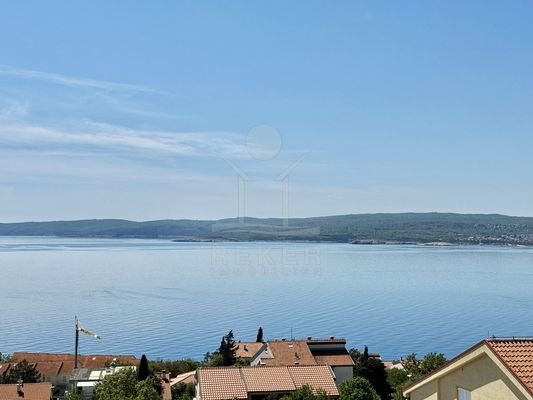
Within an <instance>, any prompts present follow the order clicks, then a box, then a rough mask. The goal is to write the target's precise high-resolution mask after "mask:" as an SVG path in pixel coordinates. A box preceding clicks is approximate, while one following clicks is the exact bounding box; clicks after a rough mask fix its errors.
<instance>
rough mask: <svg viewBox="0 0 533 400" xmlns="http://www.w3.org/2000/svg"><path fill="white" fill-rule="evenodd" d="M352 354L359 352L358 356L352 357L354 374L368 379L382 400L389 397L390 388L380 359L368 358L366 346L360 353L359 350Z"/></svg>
mask: <svg viewBox="0 0 533 400" xmlns="http://www.w3.org/2000/svg"><path fill="white" fill-rule="evenodd" d="M353 354H355V355H357V354H359V357H358V358H355V359H354V364H355V365H354V376H359V377H361V378H365V379H366V380H368V381H369V382H370V384H371V385H372V387H373V388H374V389H375V391H376V392H377V393H378V395H379V396H380V397H381V399H382V400H388V399H390V395H391V393H392V389H391V386H390V385H389V382H388V381H387V372H386V370H385V365H383V363H382V362H381V360H379V359H377V358H370V357H369V356H368V347H366V346H365V349H364V351H363V353H362V354H361V353H359V352H357V353H355V352H353Z"/></svg>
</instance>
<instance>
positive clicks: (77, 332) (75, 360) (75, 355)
mask: <svg viewBox="0 0 533 400" xmlns="http://www.w3.org/2000/svg"><path fill="white" fill-rule="evenodd" d="M74 319H75V322H76V323H75V327H76V336H75V337H76V339H75V340H74V370H77V369H78V346H79V343H80V329H79V323H78V317H77V316H76V317H74Z"/></svg>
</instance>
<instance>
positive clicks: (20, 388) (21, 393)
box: [17, 379, 24, 397]
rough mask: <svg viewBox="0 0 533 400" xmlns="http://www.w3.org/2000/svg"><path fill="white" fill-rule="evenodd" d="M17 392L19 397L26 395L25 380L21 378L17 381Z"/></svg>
mask: <svg viewBox="0 0 533 400" xmlns="http://www.w3.org/2000/svg"><path fill="white" fill-rule="evenodd" d="M17 394H18V395H19V397H24V382H22V380H20V379H19V380H18V381H17Z"/></svg>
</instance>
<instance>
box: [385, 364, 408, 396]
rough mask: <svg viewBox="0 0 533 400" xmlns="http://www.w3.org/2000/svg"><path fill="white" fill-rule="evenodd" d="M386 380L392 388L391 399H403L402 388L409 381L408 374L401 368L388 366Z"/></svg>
mask: <svg viewBox="0 0 533 400" xmlns="http://www.w3.org/2000/svg"><path fill="white" fill-rule="evenodd" d="M387 381H388V382H389V385H390V386H391V387H392V389H393V390H394V395H393V399H394V400H403V389H404V388H405V386H406V385H407V384H408V383H409V375H408V374H407V371H406V370H405V369H402V368H390V369H388V370H387Z"/></svg>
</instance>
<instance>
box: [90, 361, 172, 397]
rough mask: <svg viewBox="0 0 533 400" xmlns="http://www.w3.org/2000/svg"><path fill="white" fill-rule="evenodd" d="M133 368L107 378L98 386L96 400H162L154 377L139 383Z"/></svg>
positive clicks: (122, 370)
mask: <svg viewBox="0 0 533 400" xmlns="http://www.w3.org/2000/svg"><path fill="white" fill-rule="evenodd" d="M137 378H138V377H137V373H136V372H135V369H133V368H124V369H121V370H120V371H118V372H115V373H114V374H112V375H108V376H106V377H105V378H104V379H103V380H102V381H101V382H100V383H99V384H97V385H96V389H95V393H94V397H93V399H94V400H161V399H162V397H161V395H160V394H159V393H158V384H159V386H160V385H161V382H159V381H158V380H157V379H155V378H154V377H153V376H150V377H148V378H146V379H145V380H143V381H138V379H137Z"/></svg>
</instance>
